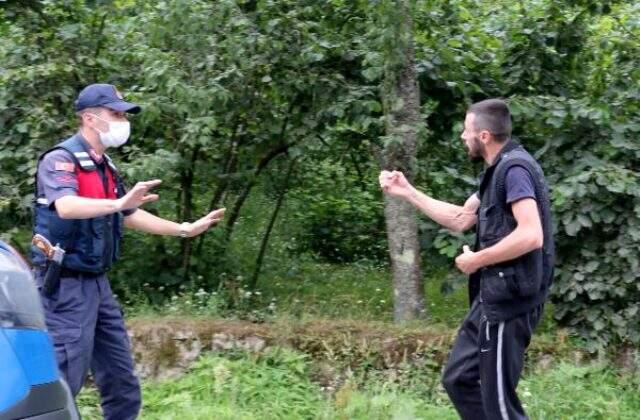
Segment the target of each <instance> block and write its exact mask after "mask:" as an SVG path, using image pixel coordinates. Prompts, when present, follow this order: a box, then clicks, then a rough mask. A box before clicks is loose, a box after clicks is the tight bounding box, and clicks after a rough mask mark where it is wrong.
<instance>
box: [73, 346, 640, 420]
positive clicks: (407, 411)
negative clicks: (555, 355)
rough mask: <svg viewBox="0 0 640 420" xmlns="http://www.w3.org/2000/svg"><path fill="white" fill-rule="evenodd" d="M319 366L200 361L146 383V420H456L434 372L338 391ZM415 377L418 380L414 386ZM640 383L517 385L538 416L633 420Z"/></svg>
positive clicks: (594, 374)
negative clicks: (321, 380)
mask: <svg viewBox="0 0 640 420" xmlns="http://www.w3.org/2000/svg"><path fill="white" fill-rule="evenodd" d="M317 368H318V366H316V365H314V363H313V361H312V360H310V359H309V358H308V357H306V356H305V355H303V354H301V353H298V352H294V351H291V350H285V349H282V348H272V349H271V350H268V351H267V352H265V353H264V354H260V355H252V354H246V353H235V354H234V353H227V354H222V355H208V356H206V357H203V358H201V359H200V360H199V361H198V362H197V363H196V364H194V366H192V367H191V369H190V370H189V372H188V373H187V375H185V376H184V377H182V378H179V379H174V380H167V381H162V382H153V381H148V382H145V383H144V384H143V400H144V405H143V411H142V414H141V418H142V419H170V418H178V417H180V418H185V419H211V418H219V419H232V418H240V419H247V420H249V419H259V418H264V416H265V415H266V414H267V413H268V416H269V417H270V418H276V419H299V418H308V419H336V418H337V419H363V420H364V419H367V420H368V419H380V420H382V419H390V418H394V419H456V418H458V417H457V415H456V412H455V410H454V409H453V407H452V406H451V404H450V402H449V401H448V400H447V398H446V395H445V394H444V391H443V390H442V388H441V387H439V385H437V386H436V388H435V389H434V391H433V393H432V394H430V396H427V395H424V394H422V393H421V392H420V389H424V388H425V384H431V383H434V384H438V377H439V372H437V371H430V370H429V369H414V372H409V371H406V372H403V371H402V370H392V371H379V372H378V373H377V374H376V375H372V376H369V377H367V378H366V380H365V381H364V382H363V381H362V379H363V378H358V377H357V376H353V375H352V376H348V377H347V379H346V380H344V381H341V382H340V385H339V386H338V387H337V388H334V389H328V388H326V387H322V386H321V385H320V384H318V383H316V382H315V381H314V380H313V379H312V378H313V377H314V372H315V371H316V369H317ZM410 378H414V379H415V381H412V380H411V379H410ZM639 391H640V383H638V380H637V378H636V377H632V376H626V375H624V374H620V373H618V372H616V371H615V370H612V369H610V368H607V367H605V366H601V365H587V366H576V365H573V364H569V363H567V362H561V363H558V364H555V365H553V366H552V367H551V369H549V370H547V371H536V370H533V371H530V372H527V373H526V374H525V376H524V378H523V379H522V380H521V382H520V385H519V387H518V392H519V394H520V397H521V400H522V402H523V405H524V407H525V410H527V413H528V414H529V415H530V416H531V417H532V418H536V419H546V418H548V419H605V418H616V419H624V420H626V419H629V420H631V419H634V418H636V415H637V410H638V409H640V398H639V395H640V392H639ZM78 404H79V406H80V411H81V413H82V415H83V418H87V419H97V418H100V414H99V413H100V411H99V407H98V401H97V394H96V392H95V391H94V390H91V389H85V390H84V391H83V392H82V393H81V394H80V396H79V398H78Z"/></svg>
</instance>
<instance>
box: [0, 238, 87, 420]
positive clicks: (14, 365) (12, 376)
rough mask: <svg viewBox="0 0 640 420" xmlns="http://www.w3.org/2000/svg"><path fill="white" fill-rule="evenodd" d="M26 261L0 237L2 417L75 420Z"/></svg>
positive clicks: (10, 419)
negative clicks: (0, 239)
mask: <svg viewBox="0 0 640 420" xmlns="http://www.w3.org/2000/svg"><path fill="white" fill-rule="evenodd" d="M78 418H79V416H78V413H77V410H76V407H75V404H74V402H73V396H72V395H71V392H70V391H69V387H68V386H67V384H66V383H65V382H64V380H63V379H61V378H60V375H59V373H58V365H57V363H56V359H55V354H54V351H53V345H52V344H51V339H50V338H49V335H48V334H47V331H46V327H45V323H44V314H43V312H42V305H41V303H40V296H39V294H38V291H37V289H36V286H35V283H34V281H33V276H32V274H31V271H30V270H29V267H28V266H27V265H26V263H25V262H24V260H23V259H22V257H21V256H20V255H19V254H18V253H16V252H15V251H14V250H13V248H11V247H10V246H8V245H7V244H5V243H4V242H2V241H0V420H13V419H32V420H36V419H37V420H54V419H55V420H69V419H71V420H75V419H78Z"/></svg>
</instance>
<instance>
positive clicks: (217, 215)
mask: <svg viewBox="0 0 640 420" xmlns="http://www.w3.org/2000/svg"><path fill="white" fill-rule="evenodd" d="M225 211H226V209H218V210H214V211H212V212H211V213H209V214H207V215H206V216H204V217H202V218H200V219H198V220H196V221H195V222H193V223H191V226H189V233H188V235H187V236H188V237H190V238H191V237H194V236H198V235H200V234H201V233H202V232H206V231H207V230H208V229H209V228H210V227H211V226H214V225H216V224H217V223H218V222H219V221H220V220H222V218H223V217H224V212H225Z"/></svg>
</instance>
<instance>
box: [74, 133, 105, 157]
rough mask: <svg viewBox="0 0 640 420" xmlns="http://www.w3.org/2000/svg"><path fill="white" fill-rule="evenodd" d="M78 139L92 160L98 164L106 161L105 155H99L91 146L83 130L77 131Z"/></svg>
mask: <svg viewBox="0 0 640 420" xmlns="http://www.w3.org/2000/svg"><path fill="white" fill-rule="evenodd" d="M76 139H78V140H79V141H80V144H82V147H83V148H84V150H85V151H86V152H87V153H88V154H89V156H90V157H91V160H93V161H94V162H95V163H96V164H98V165H99V164H101V163H102V162H103V161H104V155H99V154H98V153H97V152H96V150H95V149H94V148H93V147H91V145H90V144H89V142H88V141H87V139H85V138H84V136H83V135H82V133H81V132H79V131H78V132H77V133H76Z"/></svg>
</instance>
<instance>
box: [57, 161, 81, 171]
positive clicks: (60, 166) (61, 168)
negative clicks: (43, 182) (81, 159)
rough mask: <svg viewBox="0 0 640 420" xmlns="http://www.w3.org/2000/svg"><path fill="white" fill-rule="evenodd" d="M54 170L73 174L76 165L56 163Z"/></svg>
mask: <svg viewBox="0 0 640 420" xmlns="http://www.w3.org/2000/svg"><path fill="white" fill-rule="evenodd" d="M54 169H55V170H56V171H64V172H75V170H76V165H75V164H73V163H71V162H56V163H55V166H54Z"/></svg>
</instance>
